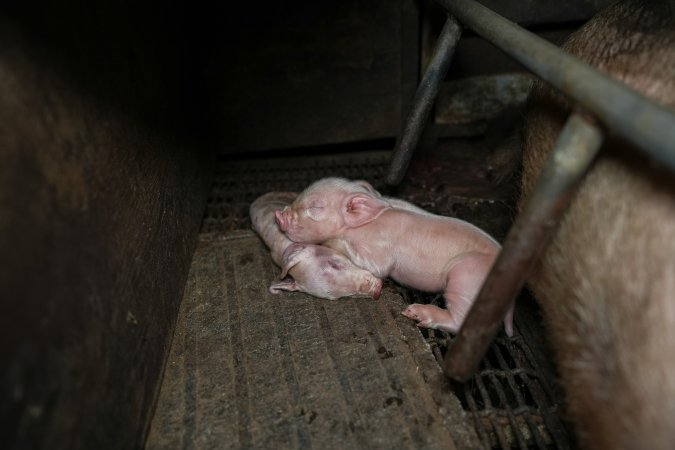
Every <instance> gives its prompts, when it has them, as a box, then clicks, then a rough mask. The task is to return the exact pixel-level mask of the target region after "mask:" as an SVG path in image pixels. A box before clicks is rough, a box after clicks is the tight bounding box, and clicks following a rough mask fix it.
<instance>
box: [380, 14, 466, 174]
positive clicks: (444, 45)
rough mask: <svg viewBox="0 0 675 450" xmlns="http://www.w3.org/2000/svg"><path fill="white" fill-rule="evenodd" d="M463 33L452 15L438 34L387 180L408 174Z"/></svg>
mask: <svg viewBox="0 0 675 450" xmlns="http://www.w3.org/2000/svg"><path fill="white" fill-rule="evenodd" d="M461 34H462V28H461V26H460V25H459V24H458V23H457V21H456V20H455V19H454V18H453V17H451V16H449V15H448V18H447V19H446V21H445V25H443V30H442V31H441V34H440V36H439V37H438V41H437V43H436V49H435V50H434V54H433V57H432V58H431V62H430V63H429V66H428V67H427V70H426V71H425V73H424V77H423V78H422V81H421V82H420V85H419V86H418V87H417V92H416V93H415V100H414V103H413V107H412V109H411V110H410V113H409V114H408V117H407V118H406V121H405V125H404V128H403V133H402V134H401V137H400V138H399V140H398V142H397V143H396V148H395V149H394V154H393V156H392V159H391V163H390V166H389V171H388V173H387V178H386V182H387V184H390V185H396V184H399V183H400V182H401V180H402V179H403V175H405V171H406V169H407V168H408V164H409V163H410V158H412V154H413V151H414V150H415V147H417V143H418V142H419V140H420V136H421V135H422V131H424V125H425V124H426V121H427V118H428V117H429V114H430V113H431V109H432V107H433V106H434V101H435V100H436V95H437V94H438V89H439V87H440V85H441V82H442V81H443V79H444V78H445V74H446V73H447V72H448V67H450V61H451V60H452V55H453V54H454V53H455V46H456V45H457V42H458V41H459V37H460V36H461Z"/></svg>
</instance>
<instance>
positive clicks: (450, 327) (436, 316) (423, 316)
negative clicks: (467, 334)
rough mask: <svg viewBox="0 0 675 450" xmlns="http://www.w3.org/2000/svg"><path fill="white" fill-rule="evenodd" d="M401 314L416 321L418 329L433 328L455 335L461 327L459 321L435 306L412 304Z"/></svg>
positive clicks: (448, 312) (445, 310)
mask: <svg viewBox="0 0 675 450" xmlns="http://www.w3.org/2000/svg"><path fill="white" fill-rule="evenodd" d="M453 312H454V311H453ZM401 314H403V315H404V316H406V317H407V318H409V319H412V320H414V321H416V322H417V326H418V327H420V328H433V329H434V330H441V331H447V332H449V333H457V331H458V330H459V327H460V325H461V321H459V320H457V318H456V317H455V316H453V314H451V313H450V311H448V310H447V309H443V308H439V307H438V306H435V305H422V304H419V303H413V304H412V305H410V306H408V307H407V308H406V309H405V310H404V311H403V312H402V313H401Z"/></svg>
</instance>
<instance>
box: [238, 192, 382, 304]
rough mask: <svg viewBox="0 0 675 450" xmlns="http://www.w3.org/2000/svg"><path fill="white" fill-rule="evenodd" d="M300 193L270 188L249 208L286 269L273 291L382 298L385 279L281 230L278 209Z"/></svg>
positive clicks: (268, 243)
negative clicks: (289, 236)
mask: <svg viewBox="0 0 675 450" xmlns="http://www.w3.org/2000/svg"><path fill="white" fill-rule="evenodd" d="M296 195H297V194H296V193H294V192H270V193H267V194H265V195H262V196H260V197H258V198H257V199H256V200H255V201H254V202H253V203H252V204H251V207H250V209H249V213H250V215H251V222H252V224H253V229H254V230H255V231H256V232H257V233H258V234H259V235H260V237H261V238H262V239H263V241H264V242H265V244H266V245H267V247H268V248H269V249H270V253H271V256H272V260H273V261H274V262H275V263H276V264H277V265H279V266H280V267H281V269H282V270H281V277H280V280H279V281H276V282H274V283H272V285H271V286H270V288H269V290H270V292H271V293H273V294H277V293H279V292H281V291H300V292H306V293H307V294H310V295H313V296H315V297H321V298H327V299H331V300H333V299H336V298H340V297H368V296H370V297H373V298H374V299H377V298H379V296H380V292H381V290H382V280H381V279H379V278H377V277H375V276H373V275H372V274H371V273H370V272H368V271H366V270H363V269H360V268H359V267H356V266H355V265H354V264H353V263H352V262H351V261H350V260H349V259H347V257H345V256H344V255H343V254H341V253H339V252H338V251H336V250H333V249H331V248H328V247H323V246H320V245H312V244H300V243H294V242H292V241H291V240H289V239H288V238H287V237H286V236H285V235H284V234H283V233H281V231H279V229H278V228H277V224H276V222H275V220H274V211H275V210H277V209H279V208H284V207H286V206H288V204H289V203H290V202H292V201H293V200H294V199H295V197H296ZM287 275H290V277H288V276H287Z"/></svg>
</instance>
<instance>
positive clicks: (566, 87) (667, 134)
mask: <svg viewBox="0 0 675 450" xmlns="http://www.w3.org/2000/svg"><path fill="white" fill-rule="evenodd" d="M436 3H438V4H439V5H441V6H443V8H445V9H446V10H447V11H448V12H449V13H451V14H452V15H453V16H455V17H456V18H457V20H459V21H460V22H461V23H462V24H463V25H464V26H466V27H467V28H470V29H472V30H474V31H475V32H476V33H478V34H479V35H481V36H482V37H484V38H485V39H487V40H488V41H490V42H492V43H493V44H494V45H495V46H497V47H498V48H500V49H502V50H503V51H504V52H506V53H507V54H509V55H510V56H511V57H513V58H514V59H516V60H517V61H519V62H520V63H521V64H523V65H524V66H525V67H526V68H527V69H529V70H531V71H532V72H533V73H535V74H536V75H537V76H539V77H540V78H541V79H542V80H544V81H546V82H547V83H549V84H551V85H552V86H554V87H556V88H557V89H559V90H560V91H562V92H564V93H565V94H567V95H569V96H570V97H571V98H573V99H574V100H575V101H577V102H578V103H579V104H581V105H583V107H584V109H585V110H587V111H588V112H590V113H592V114H593V116H594V117H595V118H596V119H598V121H599V122H601V123H603V124H604V125H606V126H607V128H609V129H610V130H611V131H612V133H616V134H618V135H620V136H622V137H623V138H625V139H627V140H628V141H630V142H631V143H633V144H634V145H636V146H637V147H638V148H640V149H642V150H643V151H645V152H646V153H647V154H649V155H650V156H651V157H652V158H654V159H656V160H657V161H659V162H660V163H662V164H665V165H666V166H667V167H668V168H669V169H670V170H671V171H675V112H674V111H672V110H669V109H667V108H665V107H663V106H661V105H659V104H657V103H655V102H653V101H650V100H649V99H647V98H646V97H645V96H643V95H642V94H640V93H638V92H636V91H634V90H632V89H630V88H628V87H626V86H625V85H623V84H621V83H619V82H618V81H615V80H613V79H611V78H609V77H608V76H606V75H603V74H602V73H600V72H599V71H597V70H596V69H595V68H593V67H591V66H590V65H588V64H586V63H585V62H582V61H580V60H579V59H577V58H575V57H573V56H571V55H569V54H567V53H565V52H564V51H562V50H561V49H559V48H558V47H556V46H555V45H553V44H551V43H550V42H547V41H545V40H543V39H541V38H539V37H537V36H535V35H534V34H532V33H530V32H529V31H527V30H525V29H523V28H521V27H519V26H518V25H516V24H514V23H513V22H511V21H509V20H507V19H505V18H504V17H502V16H500V15H499V14H497V13H494V12H492V11H490V10H489V9H488V8H486V7H484V6H482V5H481V4H479V3H477V2H475V1H473V0H436Z"/></svg>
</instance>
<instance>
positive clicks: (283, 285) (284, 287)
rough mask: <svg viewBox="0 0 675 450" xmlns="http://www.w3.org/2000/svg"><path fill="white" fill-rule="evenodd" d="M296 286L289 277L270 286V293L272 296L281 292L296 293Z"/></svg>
mask: <svg viewBox="0 0 675 450" xmlns="http://www.w3.org/2000/svg"><path fill="white" fill-rule="evenodd" d="M298 289H299V288H298V284H297V283H296V282H295V280H294V279H293V278H291V277H287V278H284V279H283V280H280V281H276V282H274V283H272V284H271V285H270V292H271V293H272V294H279V293H280V292H281V291H297V290H298Z"/></svg>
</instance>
